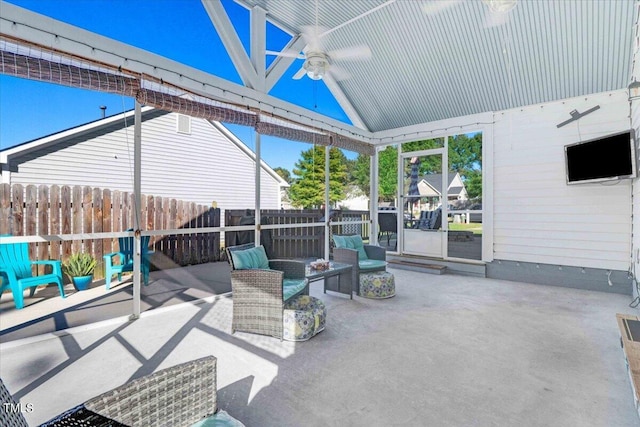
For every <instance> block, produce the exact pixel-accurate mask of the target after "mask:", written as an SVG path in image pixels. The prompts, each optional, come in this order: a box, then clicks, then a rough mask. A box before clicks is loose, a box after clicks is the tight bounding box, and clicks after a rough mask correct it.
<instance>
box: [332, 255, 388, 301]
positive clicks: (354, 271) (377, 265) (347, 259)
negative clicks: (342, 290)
mask: <svg viewBox="0 0 640 427" xmlns="http://www.w3.org/2000/svg"><path fill="white" fill-rule="evenodd" d="M363 248H364V251H365V252H366V254H367V257H368V258H369V260H364V261H363V260H359V259H358V251H357V250H356V249H350V248H345V247H334V248H333V260H334V261H335V262H341V263H343V264H350V265H351V266H352V268H351V283H352V286H353V289H354V290H356V293H357V294H358V295H359V291H358V290H359V289H360V287H359V286H358V283H360V280H359V279H360V274H361V273H371V272H374V271H386V270H387V264H386V261H385V260H386V258H387V251H386V249H385V248H383V247H381V246H375V245H363ZM371 261H373V262H371ZM377 261H382V262H377Z"/></svg>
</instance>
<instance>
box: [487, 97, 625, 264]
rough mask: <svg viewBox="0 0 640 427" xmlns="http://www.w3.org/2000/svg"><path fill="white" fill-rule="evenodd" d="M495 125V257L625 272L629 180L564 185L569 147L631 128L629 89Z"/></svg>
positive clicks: (522, 112) (512, 113)
mask: <svg viewBox="0 0 640 427" xmlns="http://www.w3.org/2000/svg"><path fill="white" fill-rule="evenodd" d="M595 105H600V109H599V110H597V111H595V112H593V113H591V114H589V115H587V116H584V117H582V118H581V119H580V120H578V121H577V122H573V123H570V124H568V125H566V126H564V127H561V128H557V127H556V125H557V124H558V123H561V122H563V121H565V120H566V119H568V118H570V115H569V112H570V111H572V110H574V109H576V110H578V111H579V112H583V111H585V110H587V109H589V108H591V107H594V106H595ZM495 122H496V123H495V125H494V158H493V160H494V170H493V173H494V176H493V196H494V213H493V225H494V234H493V236H494V254H493V255H494V258H495V259H503V260H512V261H522V262H533V263H544V264H552V265H558V266H563V265H566V266H577V267H593V268H603V269H613V270H627V269H628V268H629V262H630V247H631V197H630V196H631V184H632V182H631V180H621V181H619V182H605V183H598V184H580V185H567V184H566V173H565V157H564V146H565V145H567V144H571V143H575V142H578V141H581V140H582V141H584V140H589V139H593V138H597V137H601V136H605V135H608V134H611V133H615V132H620V131H624V130H628V129H629V103H628V100H627V93H626V91H616V92H611V93H604V94H594V95H589V96H587V97H580V98H572V99H566V100H563V101H559V102H554V103H549V104H544V105H536V106H529V107H523V108H518V109H513V110H509V111H504V112H498V113H496V114H495Z"/></svg>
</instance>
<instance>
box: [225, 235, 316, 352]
mask: <svg viewBox="0 0 640 427" xmlns="http://www.w3.org/2000/svg"><path fill="white" fill-rule="evenodd" d="M246 249H247V245H242V246H238V247H233V246H232V247H228V248H226V251H227V259H228V260H229V263H230V264H231V268H232V270H231V291H232V293H233V320H232V324H231V330H232V332H236V331H240V332H250V333H254V334H261V335H269V336H272V337H275V338H279V339H281V340H282V319H283V312H284V303H285V302H286V301H287V300H289V299H290V298H293V297H294V296H296V295H301V294H305V295H308V294H309V286H308V281H307V279H306V277H305V264H304V262H301V261H293V260H269V261H268V263H269V269H245V270H239V269H237V268H236V267H237V266H234V262H233V255H232V253H233V252H235V251H238V250H246ZM301 283H302V285H300V284H301ZM290 285H291V286H290Z"/></svg>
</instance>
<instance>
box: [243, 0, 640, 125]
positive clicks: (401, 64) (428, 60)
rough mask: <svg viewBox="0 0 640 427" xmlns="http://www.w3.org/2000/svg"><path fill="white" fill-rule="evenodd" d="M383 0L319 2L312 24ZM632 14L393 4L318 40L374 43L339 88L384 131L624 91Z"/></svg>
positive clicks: (267, 5) (338, 19) (625, 6)
mask: <svg viewBox="0 0 640 427" xmlns="http://www.w3.org/2000/svg"><path fill="white" fill-rule="evenodd" d="M240 1H241V2H242V3H244V4H245V5H248V6H252V5H257V6H260V7H262V8H263V9H265V10H266V11H267V15H268V19H270V20H271V21H273V22H275V23H276V24H279V25H280V26H282V27H283V28H286V29H288V30H290V31H292V32H293V33H298V32H300V31H301V28H302V26H304V25H313V24H315V22H316V13H315V11H316V2H315V1H311V0H240ZM383 3H385V1H384V0H348V1H335V0H329V1H326V0H319V1H318V3H317V4H318V6H317V7H318V15H317V20H318V24H319V25H321V26H323V27H326V28H334V27H336V26H338V25H340V24H342V23H344V22H346V21H348V20H350V19H352V18H355V17H357V16H359V15H360V14H362V13H365V12H367V11H368V10H371V9H372V8H374V7H376V6H378V5H381V4H383ZM434 4H435V5H436V6H445V7H442V8H440V10H439V11H434V9H436V8H434V7H433V6H434ZM636 16H637V12H636V10H635V6H634V1H633V0H583V1H579V0H555V1H554V0H544V1H532V0H519V1H518V4H517V6H516V7H515V8H514V9H513V10H512V11H511V12H509V15H508V19H507V20H506V23H504V24H503V25H496V26H488V24H490V23H491V22H492V21H491V19H494V17H495V15H492V14H491V13H490V11H489V8H488V7H487V5H486V4H484V3H483V2H482V1H481V0H466V1H459V2H451V3H449V4H444V3H442V2H436V3H434V2H432V1H426V0H425V1H420V0H397V1H395V2H394V3H392V4H390V5H388V6H386V7H384V8H381V9H380V10H377V11H376V12H374V13H371V14H369V15H367V16H365V17H362V18H361V19H358V20H356V21H354V22H352V23H350V24H348V25H345V26H344V27H342V28H340V29H338V30H336V31H333V32H332V33H330V34H329V35H327V36H326V37H324V38H323V44H324V47H325V48H326V49H327V50H332V49H337V48H344V47H348V46H355V45H360V44H367V45H368V46H369V47H370V49H371V51H372V58H371V59H370V60H368V61H362V62H360V61H339V65H340V67H341V68H344V69H345V70H346V71H347V72H348V73H349V74H350V75H351V78H349V79H346V80H342V81H340V82H339V83H338V84H339V86H340V87H341V89H342V90H343V92H344V94H345V95H346V97H347V99H348V100H349V101H350V102H351V104H352V105H353V106H354V108H355V109H356V111H357V112H358V113H359V115H360V117H361V119H362V120H363V122H364V123H365V124H366V126H367V127H368V128H369V130H371V131H380V130H386V129H394V128H398V127H402V126H408V125H413V124H418V123H425V122H431V121H435V120H439V119H446V118H451V117H458V116H464V115H468V114H474V113H481V112H486V111H497V110H502V109H507V108H510V107H517V106H524V105H530V104H537V103H542V102H548V101H553V100H557V99H563V98H569V97H574V96H580V95H584V94H589V93H597V92H603V91H608V90H614V89H621V88H625V87H626V86H627V85H628V83H629V81H630V76H631V58H632V45H633V43H632V42H633V25H634V20H635V17H636ZM295 66H296V65H294V67H295Z"/></svg>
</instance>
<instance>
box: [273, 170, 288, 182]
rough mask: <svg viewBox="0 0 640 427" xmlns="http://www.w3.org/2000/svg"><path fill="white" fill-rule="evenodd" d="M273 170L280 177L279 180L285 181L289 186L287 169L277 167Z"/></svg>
mask: <svg viewBox="0 0 640 427" xmlns="http://www.w3.org/2000/svg"><path fill="white" fill-rule="evenodd" d="M273 170H274V171H275V172H276V173H277V174H278V175H280V178H282V179H284V180H285V181H287V184H291V172H289V169H285V168H282V167H280V166H278V167H277V168H273Z"/></svg>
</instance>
